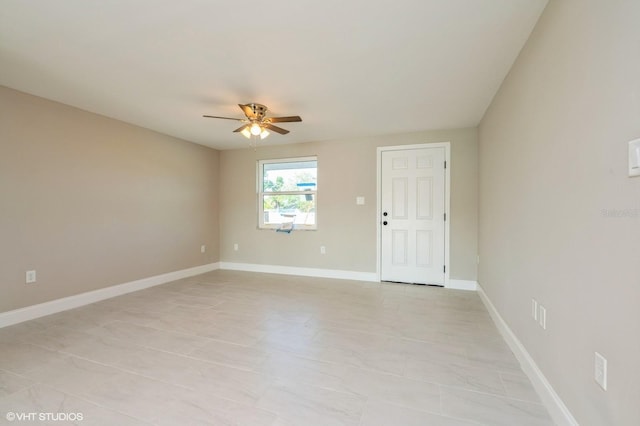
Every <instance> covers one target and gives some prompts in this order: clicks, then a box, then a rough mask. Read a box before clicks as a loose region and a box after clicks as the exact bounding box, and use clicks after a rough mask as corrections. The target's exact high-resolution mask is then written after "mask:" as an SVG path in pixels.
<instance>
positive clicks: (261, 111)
mask: <svg viewBox="0 0 640 426" xmlns="http://www.w3.org/2000/svg"><path fill="white" fill-rule="evenodd" d="M249 107H250V108H251V110H252V111H253V113H254V114H255V116H256V118H257V119H258V120H259V121H262V119H263V118H264V116H265V114H266V113H267V107H266V106H264V105H262V104H249Z"/></svg>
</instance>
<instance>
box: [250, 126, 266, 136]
mask: <svg viewBox="0 0 640 426" xmlns="http://www.w3.org/2000/svg"><path fill="white" fill-rule="evenodd" d="M263 131H264V129H263V128H262V126H260V125H259V124H258V123H253V124H252V125H251V134H252V135H253V136H260V134H262V132H263Z"/></svg>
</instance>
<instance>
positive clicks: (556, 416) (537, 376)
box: [478, 284, 579, 426]
mask: <svg viewBox="0 0 640 426" xmlns="http://www.w3.org/2000/svg"><path fill="white" fill-rule="evenodd" d="M478 294H479V295H480V299H482V302H483V303H484V305H485V306H486V307H487V310H488V311H489V314H490V315H491V318H493V322H495V324H496V326H497V327H498V330H499V331H500V334H502V337H504V339H505V340H506V342H507V344H508V345H509V347H510V348H511V350H512V351H513V353H514V354H515V356H516V358H518V361H519V362H520V366H521V367H522V369H523V370H524V372H525V374H526V375H527V376H528V377H529V379H530V380H531V383H532V384H533V387H534V388H535V390H536V392H538V395H539V396H540V399H541V400H542V403H543V404H544V406H545V407H546V408H547V410H549V414H550V415H551V418H552V419H553V421H554V422H555V423H556V424H557V425H559V426H579V425H578V422H577V421H576V419H575V418H574V417H573V415H572V414H571V412H570V411H569V409H568V408H567V406H566V405H564V402H562V399H560V397H559V396H558V394H557V393H556V391H555V390H554V389H553V388H552V387H551V384H550V383H549V381H548V380H547V378H546V377H545V376H544V374H542V371H540V369H539V368H538V366H537V365H536V363H535V361H534V360H533V358H532V357H531V355H529V352H527V350H526V348H525V347H524V345H522V343H521V342H520V340H518V338H517V337H516V335H515V334H514V333H513V331H511V329H510V328H509V326H508V325H507V323H506V322H505V321H504V319H503V318H502V316H500V314H499V313H498V311H497V310H496V308H495V306H493V303H491V300H490V299H489V297H488V296H487V294H486V293H485V292H484V290H483V289H482V287H481V286H480V285H479V284H478Z"/></svg>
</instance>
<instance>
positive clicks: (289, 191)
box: [258, 157, 318, 229]
mask: <svg viewBox="0 0 640 426" xmlns="http://www.w3.org/2000/svg"><path fill="white" fill-rule="evenodd" d="M258 176H259V182H258V206H259V212H258V216H259V227H260V228H266V229H277V228H287V227H290V226H293V227H294V229H316V228H317V222H316V219H317V218H316V202H317V191H318V160H317V158H316V157H301V158H288V159H279V160H260V161H259V162H258Z"/></svg>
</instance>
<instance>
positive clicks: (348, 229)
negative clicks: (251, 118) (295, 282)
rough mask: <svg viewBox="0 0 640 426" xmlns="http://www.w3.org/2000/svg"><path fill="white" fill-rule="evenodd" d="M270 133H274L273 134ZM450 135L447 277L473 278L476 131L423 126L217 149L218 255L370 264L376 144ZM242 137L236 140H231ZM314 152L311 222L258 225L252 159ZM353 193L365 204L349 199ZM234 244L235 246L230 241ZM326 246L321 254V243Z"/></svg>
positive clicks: (350, 266)
mask: <svg viewBox="0 0 640 426" xmlns="http://www.w3.org/2000/svg"><path fill="white" fill-rule="evenodd" d="M272 137H274V138H275V137H278V136H277V135H274V136H272ZM446 141H449V142H451V181H452V187H451V192H452V196H451V216H450V217H451V265H450V267H451V277H452V278H457V279H464V280H474V281H475V280H476V253H477V132H476V130H475V129H461V130H446V131H430V132H420V133H410V134H400V135H389V136H379V137H372V138H362V139H356V140H343V141H331V142H314V143H305V144H296V145H275V146H269V144H268V139H267V140H266V142H265V143H264V144H263V145H262V146H260V147H259V148H258V149H257V150H256V151H253V150H250V149H238V150H230V151H222V152H221V153H220V181H221V187H220V225H221V235H220V244H221V246H220V256H221V260H222V261H226V262H240V263H256V264H266V265H282V266H296V267H306V268H325V269H337V270H347V271H358V272H372V273H375V271H376V148H377V147H379V146H390V145H403V144H417V143H427V142H446ZM238 142H239V143H242V141H241V140H239V141H238ZM308 155H317V156H318V168H319V171H318V230H317V231H299V232H295V231H294V232H293V233H291V234H282V233H276V232H274V231H267V230H258V229H257V213H256V206H257V198H256V162H257V160H259V159H268V158H286V157H298V156H308ZM356 196H364V197H365V200H366V204H365V205H364V206H358V205H356V202H355V200H356ZM234 243H237V244H239V247H240V250H239V251H237V252H236V251H234V250H233V244H234ZM321 245H324V246H326V250H327V252H326V254H325V255H320V246H321Z"/></svg>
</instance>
